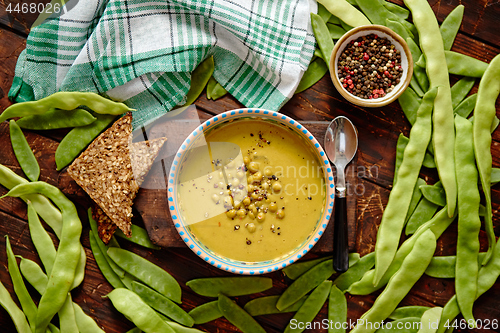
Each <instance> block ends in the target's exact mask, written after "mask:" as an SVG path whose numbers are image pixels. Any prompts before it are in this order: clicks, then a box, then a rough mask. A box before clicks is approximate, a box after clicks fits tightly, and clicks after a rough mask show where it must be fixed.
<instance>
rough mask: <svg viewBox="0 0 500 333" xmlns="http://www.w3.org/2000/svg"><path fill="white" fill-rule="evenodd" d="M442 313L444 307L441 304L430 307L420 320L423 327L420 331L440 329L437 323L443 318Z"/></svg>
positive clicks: (426, 331)
mask: <svg viewBox="0 0 500 333" xmlns="http://www.w3.org/2000/svg"><path fill="white" fill-rule="evenodd" d="M442 313H443V308H441V307H439V306H436V307H433V308H430V309H428V310H427V311H425V312H424V314H423V315H422V318H421V320H420V325H421V328H420V330H419V331H418V332H419V333H434V332H436V331H437V329H438V326H437V325H436V323H439V319H440V318H441V314H442Z"/></svg>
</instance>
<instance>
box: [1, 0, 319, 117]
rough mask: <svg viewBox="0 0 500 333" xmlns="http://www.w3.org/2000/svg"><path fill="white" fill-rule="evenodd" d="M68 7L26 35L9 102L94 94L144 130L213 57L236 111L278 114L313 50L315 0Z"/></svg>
mask: <svg viewBox="0 0 500 333" xmlns="http://www.w3.org/2000/svg"><path fill="white" fill-rule="evenodd" d="M76 2H77V3H76V5H75V7H74V8H72V9H71V10H69V11H68V12H66V13H64V14H63V15H61V16H60V17H56V18H52V19H49V20H46V21H45V22H44V23H42V24H41V25H39V26H37V27H35V28H33V29H32V31H31V32H30V34H29V36H28V40H27V45H26V49H25V50H24V51H23V52H22V54H21V55H20V57H19V60H18V63H17V66H16V75H15V79H14V82H13V84H12V88H11V90H10V92H9V96H10V97H11V99H12V100H14V101H17V102H20V101H26V100H37V99H40V98H43V97H45V96H48V95H50V94H52V93H54V92H57V91H93V92H98V93H100V94H103V95H107V96H109V97H111V98H112V99H115V100H119V101H125V103H126V104H127V105H129V106H130V107H132V108H134V109H137V110H138V111H137V112H134V126H138V125H143V124H145V123H147V122H150V121H152V120H153V119H155V118H157V117H158V116H161V115H163V114H164V113H165V112H167V111H169V110H171V109H172V108H174V107H175V106H176V105H182V104H183V103H184V101H185V96H186V94H187V92H188V90H189V87H190V84H191V82H190V77H191V72H192V71H193V70H194V69H195V68H196V66H197V65H198V64H199V63H200V62H202V61H203V60H204V59H206V58H207V57H209V56H211V55H213V57H214V62H215V71H214V74H213V75H214V77H215V79H216V80H217V81H218V82H219V83H220V84H221V85H222V86H223V87H224V88H226V90H228V91H229V93H231V94H232V95H233V96H234V97H235V98H236V99H238V100H239V101H240V102H241V103H242V104H243V105H245V106H246V107H260V108H266V109H270V110H278V109H279V108H280V107H281V106H282V105H283V104H284V103H285V102H286V101H287V100H288V99H289V98H291V96H292V95H293V93H294V91H295V89H296V87H297V85H298V83H299V81H300V79H301V77H302V74H303V73H304V71H305V70H306V68H307V66H308V65H309V62H310V60H311V57H312V55H313V53H314V47H315V40H314V35H313V33H312V29H311V24H310V15H309V14H310V12H315V11H316V10H317V8H316V7H317V5H316V2H314V1H313V0H280V1H276V0H192V1H189V0H163V1H161V0H158V1H145V0H108V1H106V0H79V1H76Z"/></svg>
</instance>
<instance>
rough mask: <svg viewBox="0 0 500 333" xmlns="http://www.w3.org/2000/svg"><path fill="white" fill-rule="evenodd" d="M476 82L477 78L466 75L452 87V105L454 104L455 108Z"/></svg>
mask: <svg viewBox="0 0 500 333" xmlns="http://www.w3.org/2000/svg"><path fill="white" fill-rule="evenodd" d="M475 82H476V79H475V78H473V77H467V76H465V77H463V78H461V79H460V80H459V81H458V82H457V83H455V84H454V85H453V86H452V87H451V105H452V106H453V110H455V108H456V107H457V106H458V105H459V104H460V103H461V102H462V101H463V100H464V98H465V97H466V96H467V95H468V94H469V92H470V90H471V89H472V87H473V86H474V83H475ZM465 118H466V117H465Z"/></svg>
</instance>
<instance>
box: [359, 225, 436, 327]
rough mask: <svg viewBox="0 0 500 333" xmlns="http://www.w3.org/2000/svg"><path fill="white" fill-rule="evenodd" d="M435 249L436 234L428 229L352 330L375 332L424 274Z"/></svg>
mask: <svg viewBox="0 0 500 333" xmlns="http://www.w3.org/2000/svg"><path fill="white" fill-rule="evenodd" d="M435 250H436V236H435V235H434V233H433V232H432V230H427V231H425V232H424V233H422V234H421V235H420V236H419V237H418V239H417V240H416V242H415V247H414V248H413V249H412V250H411V252H410V253H409V254H408V256H407V257H406V258H405V259H404V260H403V263H402V265H401V268H400V269H399V270H398V271H397V272H396V273H395V274H394V275H393V276H392V277H391V279H390V280H389V282H388V283H387V287H386V288H385V289H384V291H383V292H382V293H381V294H380V295H379V297H377V299H376V300H375V303H374V304H373V306H372V307H371V308H370V310H368V311H367V312H365V313H364V314H363V315H362V316H361V318H360V320H359V321H358V324H357V325H356V327H355V328H354V330H352V331H351V332H352V333H361V332H363V333H368V332H370V333H372V332H375V331H376V328H375V327H376V325H375V324H376V323H379V322H381V321H382V320H385V319H387V318H388V317H389V316H390V315H391V313H392V312H393V311H394V310H395V309H396V307H397V305H398V304H399V302H401V300H402V299H403V298H404V297H405V296H406V295H407V294H408V292H409V291H410V289H411V288H412V287H413V285H414V284H415V282H417V280H418V279H419V278H420V277H421V276H422V274H424V271H425V269H426V268H427V266H428V265H429V262H430V261H431V259H432V256H433V254H434V251H435Z"/></svg>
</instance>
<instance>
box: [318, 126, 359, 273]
mask: <svg viewBox="0 0 500 333" xmlns="http://www.w3.org/2000/svg"><path fill="white" fill-rule="evenodd" d="M357 149H358V133H357V131H356V127H354V125H353V124H352V123H351V121H350V120H349V119H347V118H346V117H343V116H339V117H337V118H335V119H333V120H332V122H331V123H330V124H329V125H328V129H327V130H326V135H325V151H326V154H327V155H328V158H329V159H330V161H331V162H332V163H333V164H334V165H335V168H336V169H337V181H336V183H335V217H334V218H335V224H334V227H333V268H334V270H335V271H336V272H340V273H341V272H345V271H347V269H348V268H349V260H348V254H349V250H348V242H347V204H346V184H345V167H346V166H347V164H349V162H351V160H352V158H353V157H354V155H356V150H357ZM332 218H333V216H332V217H331V218H330V221H332Z"/></svg>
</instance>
